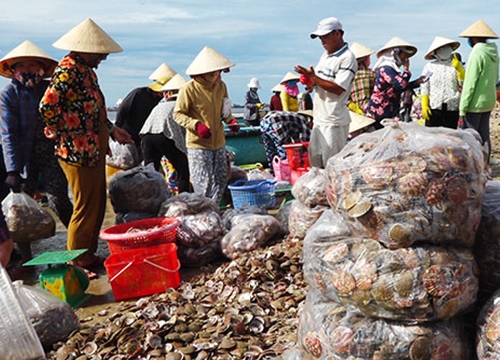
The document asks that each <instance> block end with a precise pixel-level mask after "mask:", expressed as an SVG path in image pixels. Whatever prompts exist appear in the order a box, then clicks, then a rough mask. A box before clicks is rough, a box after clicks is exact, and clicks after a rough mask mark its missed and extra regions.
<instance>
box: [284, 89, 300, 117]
mask: <svg viewBox="0 0 500 360" xmlns="http://www.w3.org/2000/svg"><path fill="white" fill-rule="evenodd" d="M280 99H281V105H282V106H283V111H295V112H297V111H299V100H297V98H296V97H293V96H290V95H288V94H287V92H286V91H282V92H281V93H280Z"/></svg>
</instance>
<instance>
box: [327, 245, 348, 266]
mask: <svg viewBox="0 0 500 360" xmlns="http://www.w3.org/2000/svg"><path fill="white" fill-rule="evenodd" d="M348 253H349V246H347V244H346V243H337V244H334V245H332V246H329V247H328V249H326V250H325V253H324V255H323V260H325V261H328V262H333V263H336V262H338V261H339V260H342V259H343V258H344V257H345V256H346V255H347V254H348Z"/></svg>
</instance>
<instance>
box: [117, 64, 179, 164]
mask: <svg viewBox="0 0 500 360" xmlns="http://www.w3.org/2000/svg"><path fill="white" fill-rule="evenodd" d="M162 69H164V68H161V69H160V70H162ZM168 69H170V67H168ZM157 70H158V69H157ZM170 70H171V69H170ZM171 71H172V72H169V73H167V72H165V73H164V74H162V75H163V77H162V78H160V79H154V81H155V82H154V83H152V84H149V85H148V86H143V87H138V88H135V89H133V90H132V91H131V92H130V93H128V95H127V96H126V97H125V99H123V101H122V102H121V103H120V106H118V110H117V111H116V121H115V125H116V126H118V127H120V128H122V129H125V130H126V131H127V132H128V133H129V134H130V135H132V139H133V140H134V143H135V145H136V147H137V150H138V152H139V154H140V153H141V137H140V136H139V131H140V130H141V128H142V126H143V125H144V122H145V121H146V119H147V118H148V116H149V114H150V113H151V110H153V108H154V107H155V106H156V105H158V103H159V102H160V100H161V99H162V98H163V92H162V91H161V90H160V89H161V88H162V86H163V85H165V84H166V83H167V82H168V81H169V80H170V79H171V78H172V76H174V75H175V74H176V73H175V72H174V71H173V70H171ZM152 75H153V74H152ZM157 76H160V74H157ZM141 158H142V156H141Z"/></svg>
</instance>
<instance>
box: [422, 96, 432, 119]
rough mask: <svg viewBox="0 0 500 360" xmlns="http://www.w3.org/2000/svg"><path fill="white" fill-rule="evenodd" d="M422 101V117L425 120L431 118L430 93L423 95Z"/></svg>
mask: <svg viewBox="0 0 500 360" xmlns="http://www.w3.org/2000/svg"><path fill="white" fill-rule="evenodd" d="M421 102H422V117H423V118H424V119H425V120H429V119H430V118H431V114H432V112H431V108H430V106H429V95H422V97H421Z"/></svg>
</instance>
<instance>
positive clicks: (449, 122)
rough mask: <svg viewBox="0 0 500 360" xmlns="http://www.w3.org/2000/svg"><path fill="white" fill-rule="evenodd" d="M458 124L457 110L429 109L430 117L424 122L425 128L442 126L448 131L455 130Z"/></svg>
mask: <svg viewBox="0 0 500 360" xmlns="http://www.w3.org/2000/svg"><path fill="white" fill-rule="evenodd" d="M457 124H458V110H457V111H448V110H438V109H431V117H430V119H429V120H427V121H426V122H425V126H428V127H438V126H443V127H447V128H450V129H456V128H457Z"/></svg>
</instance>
